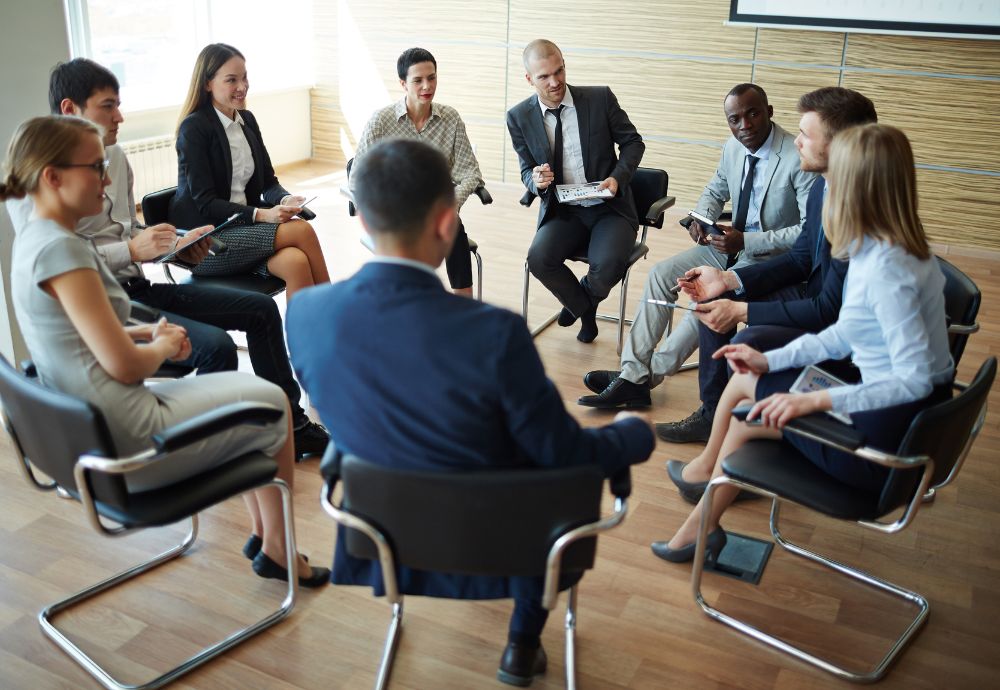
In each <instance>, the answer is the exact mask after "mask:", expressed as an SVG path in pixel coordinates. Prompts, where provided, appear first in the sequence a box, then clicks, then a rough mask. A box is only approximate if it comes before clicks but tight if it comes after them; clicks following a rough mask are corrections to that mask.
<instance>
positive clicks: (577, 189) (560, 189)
mask: <svg viewBox="0 0 1000 690" xmlns="http://www.w3.org/2000/svg"><path fill="white" fill-rule="evenodd" d="M600 186H601V183H600V182H585V183H584V184H559V185H556V199H557V200H558V201H559V203H560V204H565V203H566V202H567V201H586V200H588V199H610V198H611V197H613V196H614V194H612V193H611V190H610V189H600V190H599V189H598V187H600Z"/></svg>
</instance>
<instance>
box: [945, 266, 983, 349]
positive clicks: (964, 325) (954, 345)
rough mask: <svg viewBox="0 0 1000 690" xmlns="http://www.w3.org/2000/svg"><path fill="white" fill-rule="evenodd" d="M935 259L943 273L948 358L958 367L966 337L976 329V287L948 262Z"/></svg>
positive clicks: (977, 300) (977, 295) (977, 289)
mask: <svg viewBox="0 0 1000 690" xmlns="http://www.w3.org/2000/svg"><path fill="white" fill-rule="evenodd" d="M935 258H937V262H938V266H939V267H940V268H941V272H942V273H943V274H944V280H945V283H944V311H945V314H947V315H948V342H949V345H950V347H951V358H952V359H953V360H954V361H955V366H956V367H957V366H958V363H959V361H960V360H961V359H962V354H963V353H964V352H965V345H966V343H967V342H968V341H969V336H970V335H972V334H973V333H975V332H977V331H978V330H979V324H978V323H977V322H976V317H977V316H978V315H979V306H980V304H981V303H982V294H981V293H980V292H979V287H978V286H977V285H976V284H975V283H974V282H973V281H972V279H971V278H969V276H967V275H965V273H963V272H962V271H960V270H959V269H958V267H956V266H955V265H954V264H952V263H951V262H949V261H947V260H945V259H942V258H941V257H940V256H938V257H935Z"/></svg>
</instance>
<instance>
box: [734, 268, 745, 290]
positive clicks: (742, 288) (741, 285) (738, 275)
mask: <svg viewBox="0 0 1000 690" xmlns="http://www.w3.org/2000/svg"><path fill="white" fill-rule="evenodd" d="M732 273H733V275H734V276H736V282H737V283H738V284H739V287H737V288H736V289H735V290H733V293H734V294H736V295H742V294H743V293H744V292H746V288H744V287H743V280H742V279H741V278H740V274H739V273H737V272H736V271H733V272H732Z"/></svg>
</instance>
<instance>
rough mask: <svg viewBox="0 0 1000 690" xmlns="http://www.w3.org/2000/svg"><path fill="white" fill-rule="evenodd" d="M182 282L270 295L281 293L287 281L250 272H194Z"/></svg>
mask: <svg viewBox="0 0 1000 690" xmlns="http://www.w3.org/2000/svg"><path fill="white" fill-rule="evenodd" d="M181 282H183V283H187V284H192V285H202V286H206V285H207V286H209V287H220V288H230V289H232V290H249V291H250V292H260V293H262V294H265V295H268V296H270V297H273V296H275V295H277V294H280V293H282V292H284V290H285V281H283V280H282V279H281V278H275V277H274V276H268V277H267V278H263V277H261V276H255V275H250V274H240V275H228V276H196V275H193V274H192V275H190V276H188V277H187V278H185V279H184V280H183V281H181Z"/></svg>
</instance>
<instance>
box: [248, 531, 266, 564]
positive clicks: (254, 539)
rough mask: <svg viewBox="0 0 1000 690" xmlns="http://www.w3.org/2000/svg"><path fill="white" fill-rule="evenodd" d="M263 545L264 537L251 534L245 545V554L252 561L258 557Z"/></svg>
mask: <svg viewBox="0 0 1000 690" xmlns="http://www.w3.org/2000/svg"><path fill="white" fill-rule="evenodd" d="M263 545H264V540H263V539H261V538H260V537H258V536H257V535H256V534H251V535H250V538H249V539H247V543H246V544H244V545H243V555H244V556H246V557H247V558H249V559H250V560H251V561H252V560H253V559H254V558H256V557H257V554H259V553H260V547H262V546H263Z"/></svg>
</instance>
